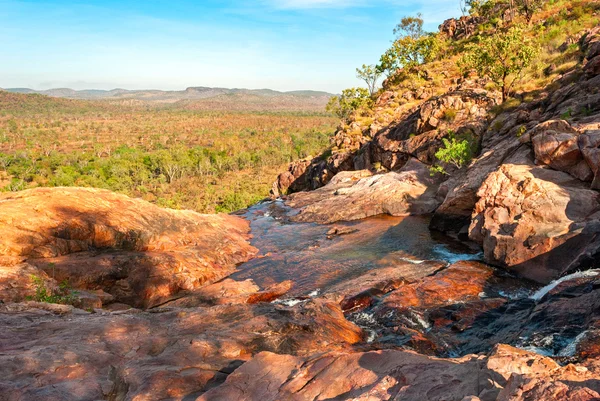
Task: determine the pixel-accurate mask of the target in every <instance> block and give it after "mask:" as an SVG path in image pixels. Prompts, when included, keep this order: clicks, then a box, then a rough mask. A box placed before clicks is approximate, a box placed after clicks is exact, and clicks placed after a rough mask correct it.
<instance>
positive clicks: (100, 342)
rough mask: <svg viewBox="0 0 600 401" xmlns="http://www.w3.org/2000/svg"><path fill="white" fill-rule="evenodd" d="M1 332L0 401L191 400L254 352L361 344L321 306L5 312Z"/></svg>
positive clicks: (16, 307) (337, 315)
mask: <svg viewBox="0 0 600 401" xmlns="http://www.w3.org/2000/svg"><path fill="white" fill-rule="evenodd" d="M42 307H43V308H44V309H40V308H42ZM0 326H1V327H2V330H0V399H2V400H3V401H4V400H6V401H16V400H28V401H38V400H39V401H42V400H43V401H54V400H56V401H67V400H99V399H112V400H124V399H132V400H157V399H179V400H181V399H183V398H186V397H192V398H186V399H193V397H194V395H197V394H201V393H202V392H204V391H206V390H207V389H209V388H210V387H212V386H216V385H218V384H219V383H221V382H222V381H223V380H224V379H225V377H226V376H227V375H228V374H229V373H231V372H232V371H233V370H234V369H236V368H237V367H238V366H240V364H241V363H243V361H246V360H248V359H250V358H251V357H252V355H254V354H256V353H258V352H261V351H271V352H276V353H282V354H291V355H310V354H314V353H322V352H326V351H331V350H338V351H341V350H344V349H345V348H347V347H349V346H350V345H351V344H354V343H357V342H358V341H360V340H361V338H362V332H361V330H360V329H359V328H358V327H356V326H355V325H353V324H352V323H350V322H348V321H346V320H345V319H344V315H343V313H342V311H341V310H340V308H339V307H338V306H337V305H336V304H334V303H330V302H324V301H320V300H315V301H310V302H306V303H304V304H301V305H297V306H295V307H285V306H283V305H274V304H258V305H246V304H238V305H222V306H214V307H211V308H195V309H172V310H157V311H154V312H141V311H136V310H131V311H128V312H113V313H95V314H88V313H85V312H83V311H80V310H77V309H73V307H71V306H66V305H48V304H31V305H25V304H9V305H0Z"/></svg>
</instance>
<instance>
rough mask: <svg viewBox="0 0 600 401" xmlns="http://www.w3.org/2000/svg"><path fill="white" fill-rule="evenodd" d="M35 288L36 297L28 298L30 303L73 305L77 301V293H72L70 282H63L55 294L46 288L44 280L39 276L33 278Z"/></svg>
mask: <svg viewBox="0 0 600 401" xmlns="http://www.w3.org/2000/svg"><path fill="white" fill-rule="evenodd" d="M31 280H32V281H33V285H34V287H35V295H34V296H31V297H28V298H27V299H28V300H30V301H36V302H45V303H49V304H64V305H72V304H73V303H74V302H75V301H76V298H75V295H76V293H75V292H74V291H72V289H71V286H70V285H69V283H68V281H66V280H65V281H63V282H61V283H60V284H59V286H58V291H56V292H53V291H51V290H50V289H48V288H47V287H46V283H45V282H44V279H42V278H41V277H38V276H35V275H34V276H31Z"/></svg>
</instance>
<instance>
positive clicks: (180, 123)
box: [0, 92, 335, 212]
mask: <svg viewBox="0 0 600 401" xmlns="http://www.w3.org/2000/svg"><path fill="white" fill-rule="evenodd" d="M334 127H335V119H334V118H332V117H330V116H328V115H326V114H324V113H305V112H303V113H267V112H261V113H258V112H255V113H239V112H225V111H211V112H204V111H203V112H200V111H190V110H185V109H178V108H173V107H169V108H157V107H151V106H148V105H143V106H125V105H119V106H117V105H112V104H109V103H106V102H102V101H79V100H68V99H56V98H49V97H46V96H42V95H35V94H33V95H24V94H13V93H8V92H0V188H1V189H2V190H4V191H18V190H23V189H27V188H32V187H36V186H89V187H98V188H106V189H110V190H113V191H117V192H121V193H125V194H127V195H131V196H139V197H142V198H144V199H146V200H149V201H152V202H156V203H157V204H159V205H161V206H167V207H172V208H189V209H194V210H197V211H200V212H215V211H217V212H221V211H222V212H230V211H234V210H237V209H240V208H244V207H247V206H249V205H251V204H253V203H255V202H256V201H258V200H260V199H263V198H265V197H266V196H268V193H269V189H270V187H271V184H272V182H273V181H274V180H275V177H276V176H277V173H278V172H279V171H281V170H282V169H283V167H284V166H285V165H286V164H287V163H289V162H291V161H293V160H296V159H299V158H304V157H308V156H310V155H316V154H319V153H320V152H322V151H323V150H324V149H325V148H326V147H327V145H328V144H329V140H328V138H329V136H330V133H331V132H332V131H333V129H334Z"/></svg>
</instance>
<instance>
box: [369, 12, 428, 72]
mask: <svg viewBox="0 0 600 401" xmlns="http://www.w3.org/2000/svg"><path fill="white" fill-rule="evenodd" d="M394 34H395V35H396V40H395V41H394V43H393V44H392V46H391V47H390V48H389V49H388V50H387V51H386V52H385V53H384V54H383V55H382V56H381V58H380V59H379V64H378V65H377V67H376V68H377V70H378V71H379V72H381V73H385V74H386V75H387V76H391V75H393V74H394V72H396V70H398V69H399V68H407V69H411V68H414V67H416V66H418V65H420V64H423V63H424V62H428V61H431V59H433V57H435V55H436V53H437V50H438V48H439V43H438V40H437V36H436V35H435V34H430V33H427V32H425V31H424V30H423V18H422V17H421V14H417V16H416V17H404V18H402V20H401V22H400V23H399V24H398V25H397V26H396V28H394Z"/></svg>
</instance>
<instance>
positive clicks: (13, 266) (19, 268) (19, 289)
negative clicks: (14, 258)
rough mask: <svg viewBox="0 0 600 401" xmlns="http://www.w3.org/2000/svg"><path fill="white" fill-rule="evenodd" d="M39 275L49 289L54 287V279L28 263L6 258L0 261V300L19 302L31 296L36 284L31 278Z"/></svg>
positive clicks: (33, 293)
mask: <svg viewBox="0 0 600 401" xmlns="http://www.w3.org/2000/svg"><path fill="white" fill-rule="evenodd" d="M34 277H39V278H40V279H41V280H42V282H43V283H44V286H45V287H46V288H48V289H49V290H55V289H56V281H55V280H52V278H50V277H48V275H46V273H44V272H43V271H41V270H39V269H38V268H37V267H35V266H32V265H30V264H28V263H19V262H16V263H15V262H13V263H9V262H8V261H7V260H5V261H4V263H2V262H0V300H2V301H3V302H21V301H24V300H26V299H27V298H28V297H33V296H34V295H35V291H36V284H35V283H34V280H33V278H34Z"/></svg>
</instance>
